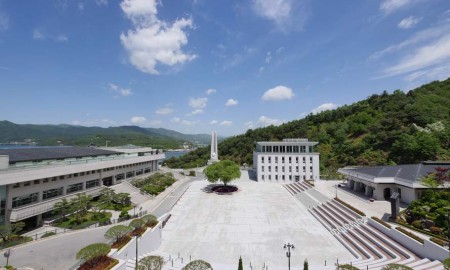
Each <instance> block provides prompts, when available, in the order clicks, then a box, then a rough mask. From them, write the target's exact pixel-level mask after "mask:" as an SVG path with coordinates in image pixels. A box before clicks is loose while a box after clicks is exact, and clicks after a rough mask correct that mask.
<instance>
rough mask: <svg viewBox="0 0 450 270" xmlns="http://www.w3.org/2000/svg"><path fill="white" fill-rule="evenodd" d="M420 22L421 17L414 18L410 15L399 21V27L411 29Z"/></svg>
mask: <svg viewBox="0 0 450 270" xmlns="http://www.w3.org/2000/svg"><path fill="white" fill-rule="evenodd" d="M419 22H420V18H414V17H413V16H409V17H408V18H404V19H403V20H401V21H400V22H399V23H398V25H397V26H398V28H401V29H409V28H412V27H414V26H415V25H416V24H418V23H419Z"/></svg>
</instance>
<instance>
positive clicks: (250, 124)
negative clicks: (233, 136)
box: [244, 121, 255, 129]
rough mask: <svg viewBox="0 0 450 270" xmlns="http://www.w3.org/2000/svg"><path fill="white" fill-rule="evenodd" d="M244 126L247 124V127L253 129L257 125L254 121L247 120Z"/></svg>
mask: <svg viewBox="0 0 450 270" xmlns="http://www.w3.org/2000/svg"><path fill="white" fill-rule="evenodd" d="M244 126H245V127H246V128H247V129H251V128H254V127H255V125H254V124H253V122H252V121H248V122H246V123H245V124H244Z"/></svg>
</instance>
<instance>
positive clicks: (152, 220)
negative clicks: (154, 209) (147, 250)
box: [141, 214, 158, 227]
mask: <svg viewBox="0 0 450 270" xmlns="http://www.w3.org/2000/svg"><path fill="white" fill-rule="evenodd" d="M141 219H142V220H144V221H145V224H146V225H147V226H150V227H153V226H155V225H156V224H157V223H158V219H157V218H156V217H155V216H154V215H152V214H148V215H145V216H143V217H141Z"/></svg>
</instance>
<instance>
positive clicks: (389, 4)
mask: <svg viewBox="0 0 450 270" xmlns="http://www.w3.org/2000/svg"><path fill="white" fill-rule="evenodd" d="M411 3H412V0H384V1H382V2H381V4H380V10H381V11H383V12H385V13H391V12H394V11H396V10H398V9H400V8H403V7H405V6H407V5H409V4H411Z"/></svg>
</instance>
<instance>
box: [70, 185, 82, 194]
mask: <svg viewBox="0 0 450 270" xmlns="http://www.w3.org/2000/svg"><path fill="white" fill-rule="evenodd" d="M80 190H83V183H77V184H73V185H69V186H67V189H66V192H67V193H73V192H77V191H80Z"/></svg>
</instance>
